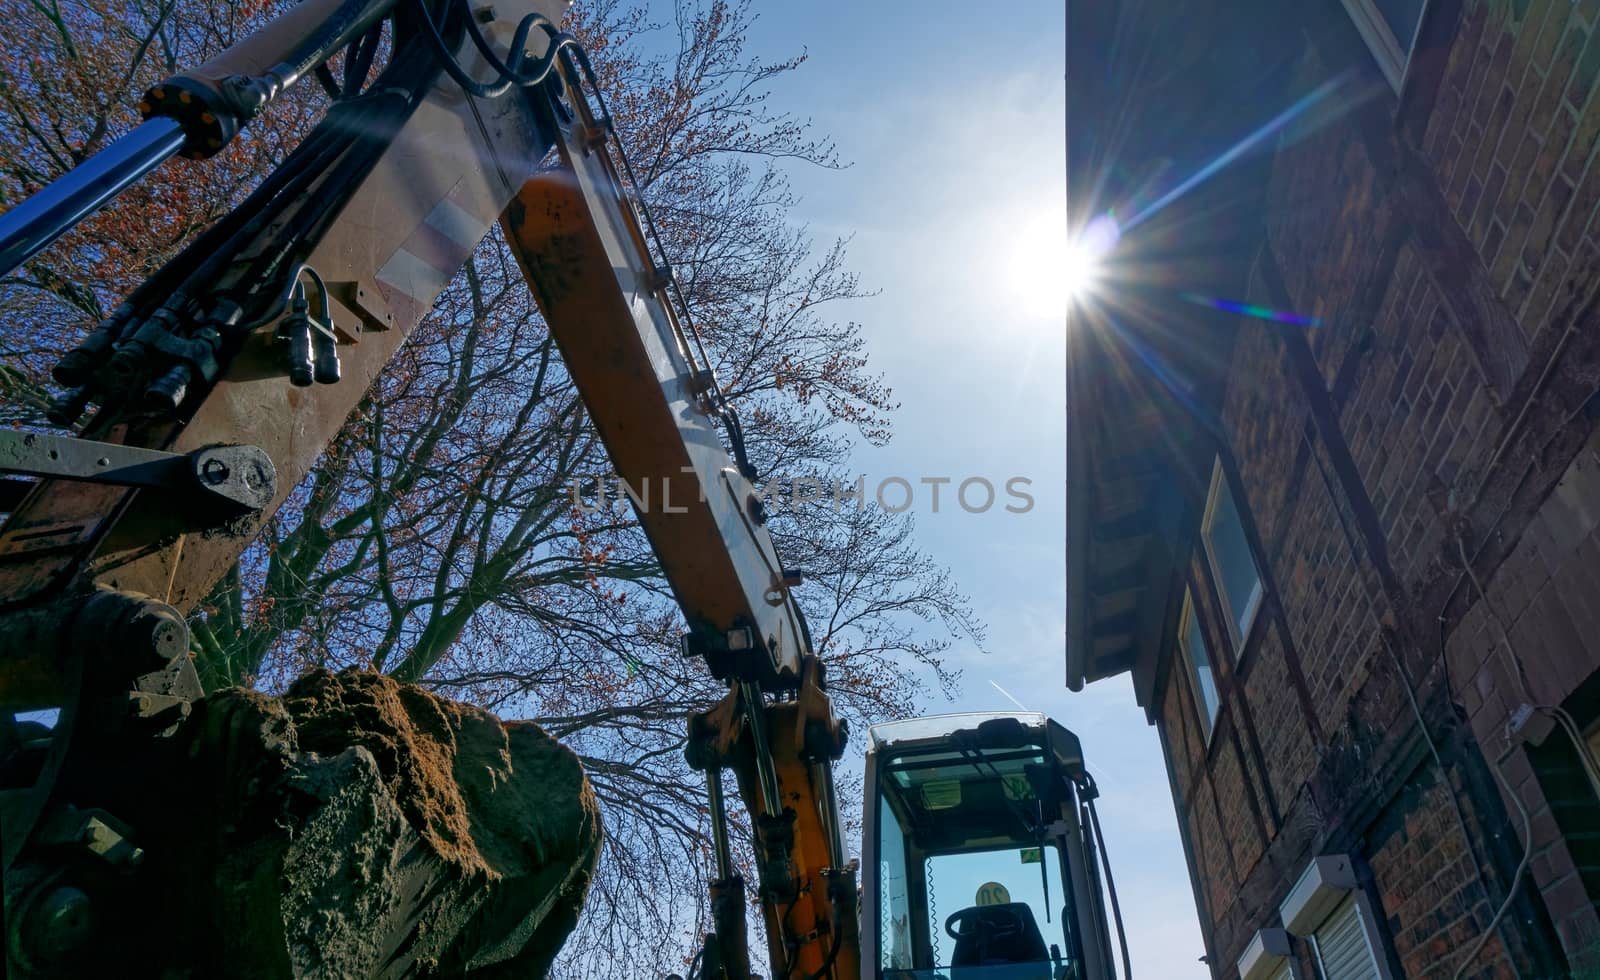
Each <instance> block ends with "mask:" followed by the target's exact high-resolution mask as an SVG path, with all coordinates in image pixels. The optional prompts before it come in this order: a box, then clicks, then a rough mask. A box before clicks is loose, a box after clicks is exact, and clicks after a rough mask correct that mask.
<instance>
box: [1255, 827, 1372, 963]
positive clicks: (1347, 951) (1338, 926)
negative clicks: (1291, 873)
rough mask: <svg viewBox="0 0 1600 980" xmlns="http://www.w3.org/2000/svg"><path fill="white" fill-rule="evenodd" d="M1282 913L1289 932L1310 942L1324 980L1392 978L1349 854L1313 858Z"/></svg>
mask: <svg viewBox="0 0 1600 980" xmlns="http://www.w3.org/2000/svg"><path fill="white" fill-rule="evenodd" d="M1278 913H1279V915H1281V916H1282V917H1283V924H1284V928H1285V929H1287V930H1288V931H1289V932H1290V933H1291V934H1293V935H1296V936H1301V937H1304V938H1305V939H1306V940H1307V941H1308V942H1309V943H1310V944H1311V952H1312V954H1313V957H1314V958H1315V960H1316V964H1317V975H1318V977H1319V978H1320V980H1390V975H1389V970H1388V968H1387V967H1386V966H1385V965H1384V962H1383V961H1382V960H1381V959H1379V958H1378V953H1377V951H1378V949H1379V948H1380V942H1381V940H1380V939H1379V938H1378V922H1377V919H1376V917H1375V916H1374V914H1373V911H1372V907H1371V906H1370V905H1369V904H1368V902H1367V900H1366V897H1365V896H1364V895H1363V894H1362V892H1361V889H1360V886H1359V885H1358V883H1357V881H1356V875H1355V869H1354V866H1353V864H1352V862H1351V860H1350V857H1349V856H1348V855H1345V854H1328V855H1323V856H1322V857H1318V858H1315V859H1313V860H1312V862H1311V864H1310V865H1309V866H1308V867H1307V868H1306V870H1305V873H1304V874H1302V875H1301V876H1300V880H1299V881H1297V882H1296V883H1295V886H1294V887H1293V888H1291V889H1290V890H1289V895H1288V897H1287V898H1285V899H1284V900H1283V904H1282V905H1280V906H1279V907H1278Z"/></svg>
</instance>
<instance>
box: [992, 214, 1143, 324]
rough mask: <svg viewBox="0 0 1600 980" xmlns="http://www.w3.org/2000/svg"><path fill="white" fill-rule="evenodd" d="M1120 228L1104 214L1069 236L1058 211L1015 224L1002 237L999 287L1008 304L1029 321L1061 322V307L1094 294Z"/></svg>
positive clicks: (1064, 310)
mask: <svg viewBox="0 0 1600 980" xmlns="http://www.w3.org/2000/svg"><path fill="white" fill-rule="evenodd" d="M1120 237H1121V229H1120V228H1119V227H1118V226H1117V222H1116V219H1115V218H1114V217H1112V216H1111V215H1109V214H1105V215H1101V216H1099V217H1097V218H1095V219H1094V220H1093V221H1091V222H1089V223H1088V224H1087V225H1086V226H1085V227H1084V228H1083V230H1082V231H1081V232H1080V233H1078V234H1077V235H1074V236H1069V234H1068V231H1067V225H1066V221H1065V220H1064V219H1063V217H1062V216H1061V214H1060V213H1059V212H1057V213H1055V214H1053V215H1052V214H1050V213H1048V212H1047V213H1045V214H1042V215H1039V216H1037V217H1030V218H1028V219H1025V220H1023V221H1020V222H1018V223H1017V224H1016V225H1015V226H1014V227H1013V228H1012V229H1011V231H1010V234H1009V235H1008V242H1007V245H1008V248H1007V252H1008V253H1009V254H1008V255H1007V256H1006V259H1005V260H1004V261H1005V273H1006V274H1005V280H1006V282H1005V287H1006V291H1007V293H1008V294H1009V296H1010V298H1011V300H1012V304H1013V305H1014V306H1015V307H1016V308H1017V309H1018V310H1019V311H1020V312H1021V313H1022V314H1024V315H1025V316H1027V317H1028V318H1030V319H1041V318H1050V319H1055V318H1061V317H1064V316H1065V315H1066V312H1067V307H1068V306H1070V305H1071V304H1073V303H1075V302H1079V301H1081V300H1082V299H1084V298H1085V297H1086V296H1088V295H1090V294H1091V293H1093V292H1094V290H1095V288H1096V286H1097V285H1099V284H1100V283H1101V281H1102V278H1103V275H1104V271H1105V262H1106V259H1107V257H1108V256H1109V255H1110V254H1111V252H1112V250H1113V249H1115V248H1116V245H1117V241H1118V239H1119V238H1120Z"/></svg>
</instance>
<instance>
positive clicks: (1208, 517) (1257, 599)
mask: <svg viewBox="0 0 1600 980" xmlns="http://www.w3.org/2000/svg"><path fill="white" fill-rule="evenodd" d="M1223 492H1226V493H1227V494H1228V497H1229V499H1231V500H1232V501H1233V512H1234V513H1235V514H1237V515H1239V533H1240V534H1242V535H1244V514H1245V512H1244V508H1243V507H1240V506H1239V498H1238V496H1237V495H1236V494H1234V492H1233V488H1232V487H1230V486H1229V485H1228V475H1227V474H1226V473H1225V472H1223V469H1222V457H1221V456H1218V457H1217V459H1216V462H1215V463H1213V464H1212V467H1211V489H1210V490H1208V491H1206V510H1205V515H1204V516H1203V517H1201V519H1200V543H1201V545H1202V547H1204V549H1205V553H1206V564H1207V565H1208V566H1209V567H1210V569H1211V581H1212V583H1213V584H1215V585H1216V587H1217V597H1218V598H1220V599H1221V600H1222V614H1223V615H1222V618H1223V619H1226V620H1227V621H1228V638H1229V639H1230V640H1232V641H1233V653H1234V660H1235V661H1236V662H1237V660H1238V658H1239V655H1240V654H1242V653H1243V652H1244V641H1245V639H1246V638H1248V637H1249V636H1250V630H1251V629H1252V628H1254V627H1255V624H1256V617H1257V615H1258V614H1259V613H1260V612H1261V600H1262V598H1263V596H1264V594H1265V592H1266V588H1267V584H1266V582H1264V581H1263V580H1262V578H1261V562H1260V561H1258V560H1257V559H1256V553H1255V549H1254V548H1252V547H1251V546H1250V536H1249V535H1244V550H1245V553H1246V554H1248V555H1249V556H1250V567H1251V568H1253V569H1255V573H1256V587H1255V589H1254V590H1253V591H1252V592H1251V594H1250V598H1248V599H1246V600H1245V610H1244V625H1243V626H1242V627H1241V626H1240V625H1239V623H1237V622H1235V620H1234V615H1233V603H1231V602H1229V601H1228V586H1227V583H1226V582H1224V581H1223V575H1222V563H1221V562H1219V561H1217V553H1216V549H1215V548H1213V547H1212V546H1211V534H1212V527H1213V525H1214V524H1215V521H1216V517H1217V504H1218V503H1219V502H1220V501H1221V499H1222V497H1221V494H1222V493H1223Z"/></svg>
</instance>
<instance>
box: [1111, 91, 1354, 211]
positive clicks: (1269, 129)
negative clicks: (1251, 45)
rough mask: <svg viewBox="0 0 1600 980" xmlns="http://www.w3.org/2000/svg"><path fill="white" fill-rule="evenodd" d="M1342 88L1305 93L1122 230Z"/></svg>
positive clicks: (1208, 178)
mask: <svg viewBox="0 0 1600 980" xmlns="http://www.w3.org/2000/svg"><path fill="white" fill-rule="evenodd" d="M1343 86H1344V79H1343V78H1334V79H1330V80H1329V81H1326V82H1323V83H1322V84H1321V85H1318V86H1317V87H1316V88H1315V89H1313V90H1311V91H1310V92H1308V93H1306V95H1305V96H1303V97H1302V98H1300V99H1299V100H1298V101H1296V102H1295V104H1294V105H1292V106H1290V107H1289V108H1287V109H1285V110H1283V111H1282V112H1280V113H1278V114H1277V115H1276V116H1273V117H1272V118H1271V119H1269V120H1267V121H1266V122H1265V123H1263V124H1262V125H1261V126H1259V127H1257V128H1256V129H1255V130H1254V131H1253V132H1251V133H1249V134H1248V135H1246V136H1245V137H1244V138H1243V139H1241V140H1239V142H1237V143H1235V144H1233V145H1232V146H1230V147H1228V149H1226V150H1224V151H1223V152H1222V154H1221V155H1220V156H1218V157H1217V158H1216V159H1214V160H1212V161H1211V162H1210V163H1208V164H1206V165H1205V166H1203V167H1201V168H1200V169H1199V170H1197V171H1195V172H1194V174H1193V175H1192V176H1190V177H1189V178H1188V179H1186V180H1184V181H1183V182H1182V183H1180V184H1178V186H1176V187H1174V188H1173V189H1172V190H1170V191H1167V192H1166V193H1165V194H1163V195H1161V196H1160V197H1159V198H1157V199H1156V200H1154V201H1152V202H1151V203H1150V204H1148V205H1146V206H1145V208H1144V209H1143V210H1141V211H1140V212H1139V213H1138V214H1136V215H1134V216H1133V217H1131V218H1129V219H1128V220H1127V221H1125V222H1123V223H1122V230H1123V231H1124V232H1126V231H1129V230H1130V229H1133V228H1135V227H1138V226H1139V225H1140V224H1142V223H1143V222H1145V221H1147V220H1148V219H1150V218H1151V217H1153V216H1154V215H1155V214H1156V212H1158V211H1160V210H1161V209H1162V208H1164V207H1166V206H1167V205H1169V204H1171V203H1172V202H1173V201H1176V200H1177V199H1178V198H1180V197H1182V196H1183V195H1185V194H1187V193H1189V192H1190V191H1192V190H1194V189H1195V188H1196V187H1199V186H1200V185H1201V184H1203V183H1205V182H1206V181H1207V180H1210V179H1211V178H1212V177H1214V176H1216V175H1217V173H1218V172H1219V171H1221V170H1222V169H1223V168H1224V167H1226V166H1228V164H1230V163H1232V162H1234V161H1235V160H1237V159H1239V158H1240V157H1242V156H1244V155H1245V154H1246V153H1249V152H1250V151H1251V150H1252V149H1254V148H1255V147H1257V146H1260V145H1261V144H1262V143H1263V142H1265V141H1266V139H1267V138H1268V137H1270V136H1272V135H1274V134H1275V133H1277V132H1278V131H1279V130H1281V129H1283V128H1284V127H1285V126H1287V125H1289V123H1291V122H1293V121H1294V120H1296V119H1298V118H1299V117H1300V116H1302V115H1304V114H1305V113H1307V112H1309V111H1310V110H1311V109H1312V108H1313V107H1315V106H1316V105H1317V104H1318V103H1320V102H1323V101H1325V100H1326V99H1328V98H1329V97H1330V96H1332V95H1333V94H1334V93H1335V92H1337V91H1338V90H1339V89H1340V88H1342V87H1343Z"/></svg>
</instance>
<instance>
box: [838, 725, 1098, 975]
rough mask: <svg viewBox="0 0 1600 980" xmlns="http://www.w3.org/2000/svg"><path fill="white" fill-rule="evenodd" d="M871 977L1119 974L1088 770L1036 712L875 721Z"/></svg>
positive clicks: (865, 935)
mask: <svg viewBox="0 0 1600 980" xmlns="http://www.w3.org/2000/svg"><path fill="white" fill-rule="evenodd" d="M866 784H867V787H868V794H869V795H868V800H867V806H866V808H865V810H866V812H865V817H866V825H865V828H864V834H863V851H864V860H863V864H864V867H863V875H862V877H863V888H864V893H863V902H862V923H861V936H862V957H861V961H862V974H861V975H862V978H863V980H1113V976H1114V975H1113V973H1112V967H1111V957H1110V932H1109V930H1108V928H1107V920H1106V916H1105V913H1104V905H1103V903H1102V901H1101V879H1100V877H1099V873H1098V871H1097V869H1096V866H1095V847H1094V844H1093V836H1092V832H1091V828H1092V824H1093V814H1092V810H1091V807H1092V801H1093V798H1094V796H1095V795H1097V794H1096V791H1095V789H1094V782H1093V779H1092V778H1091V777H1090V776H1089V774H1088V771H1087V770H1086V769H1085V767H1084V764H1083V752H1082V749H1081V747H1080V746H1079V743H1078V738H1077V736H1076V735H1074V734H1072V732H1070V731H1068V730H1067V729H1065V728H1063V727H1062V726H1061V725H1059V724H1057V723H1056V722H1054V721H1051V720H1050V719H1049V718H1047V717H1045V716H1044V715H1042V714H1037V713H1029V712H1023V713H1017V714H956V715H941V716H935V717H929V718H917V719H913V720H909V721H898V722H890V723H888V724H883V725H877V726H875V727H874V728H872V729H871V731H870V733H869V737H868V749H867V760H866Z"/></svg>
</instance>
